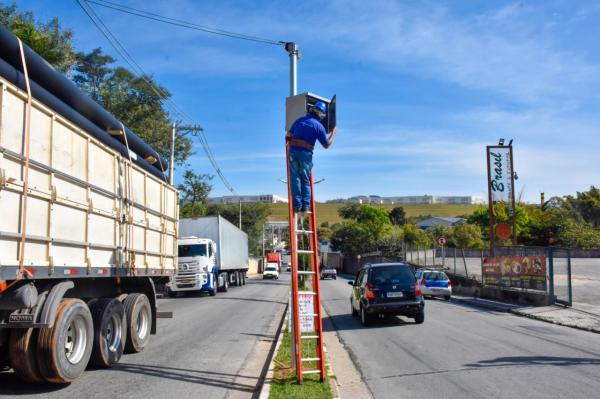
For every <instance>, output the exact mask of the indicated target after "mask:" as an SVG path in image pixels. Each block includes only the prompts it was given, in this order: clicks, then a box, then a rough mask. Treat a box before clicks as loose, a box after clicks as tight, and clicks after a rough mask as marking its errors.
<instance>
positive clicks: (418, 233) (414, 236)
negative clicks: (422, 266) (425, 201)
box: [402, 223, 433, 247]
mask: <svg viewBox="0 0 600 399" xmlns="http://www.w3.org/2000/svg"><path fill="white" fill-rule="evenodd" d="M402 230H403V231H404V241H405V242H406V243H407V244H411V245H418V246H427V247H429V246H431V245H432V243H433V241H432V240H431V238H429V237H428V236H427V233H425V232H424V231H423V230H421V229H420V228H418V227H417V226H415V225H414V224H410V223H407V224H405V225H404V226H403V227H402Z"/></svg>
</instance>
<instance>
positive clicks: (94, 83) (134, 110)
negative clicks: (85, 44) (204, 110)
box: [73, 48, 192, 165]
mask: <svg viewBox="0 0 600 399" xmlns="http://www.w3.org/2000/svg"><path fill="white" fill-rule="evenodd" d="M114 62H115V60H114V58H112V57H111V56H109V55H106V54H103V53H102V50H101V49H99V48H96V49H94V50H92V51H91V52H90V53H87V54H84V53H78V54H77V64H76V65H75V67H74V72H75V74H74V76H73V81H74V82H75V83H77V85H79V87H81V88H82V89H83V90H84V91H86V92H87V93H88V94H89V95H90V96H91V97H92V98H93V99H94V100H95V101H97V102H98V103H99V104H100V105H102V106H103V107H104V108H105V109H106V110H107V111H108V112H110V113H111V114H112V115H114V116H115V117H116V118H117V119H119V120H120V121H121V122H123V124H124V125H125V126H127V127H128V128H129V129H131V130H132V131H133V132H135V133H136V134H137V135H138V136H140V137H141V138H142V139H143V140H144V141H145V142H146V143H148V144H149V145H151V146H152V147H153V148H154V149H155V150H156V151H158V153H159V154H160V155H162V156H163V157H164V158H166V159H169V157H170V149H171V130H172V127H171V125H172V123H171V120H170V117H169V114H168V112H167V111H166V110H165V108H164V107H163V105H162V101H163V98H164V99H167V98H169V97H170V96H171V94H170V93H169V92H168V91H167V90H166V89H165V88H164V87H161V86H160V85H158V84H157V83H155V82H154V81H153V80H152V78H151V77H149V76H143V77H138V76H135V75H134V74H133V73H131V72H130V71H129V70H127V69H126V68H123V67H114V66H113V65H112V64H114ZM149 82H150V83H149ZM152 86H154V87H155V88H156V89H153V88H152ZM157 91H158V92H159V93H161V96H159V95H158V93H157ZM161 97H163V98H161ZM191 154H192V142H191V140H190V139H189V138H188V137H186V136H184V135H183V134H178V135H177V137H176V139H175V162H176V163H178V164H180V165H181V164H183V163H184V162H185V160H186V159H187V158H188V157H189V156H190V155H191Z"/></svg>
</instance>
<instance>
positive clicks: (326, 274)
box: [321, 266, 337, 280]
mask: <svg viewBox="0 0 600 399" xmlns="http://www.w3.org/2000/svg"><path fill="white" fill-rule="evenodd" d="M326 278H332V279H334V280H337V270H335V269H334V268H333V267H327V266H324V267H323V268H322V269H321V280H325V279H326Z"/></svg>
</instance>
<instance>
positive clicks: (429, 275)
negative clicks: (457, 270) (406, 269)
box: [423, 272, 448, 281]
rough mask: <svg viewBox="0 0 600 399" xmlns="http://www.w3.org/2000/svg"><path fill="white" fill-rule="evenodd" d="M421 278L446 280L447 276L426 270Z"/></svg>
mask: <svg viewBox="0 0 600 399" xmlns="http://www.w3.org/2000/svg"><path fill="white" fill-rule="evenodd" d="M423 278H424V279H425V280H427V281H448V276H446V274H445V273H441V272H428V273H425V275H424V276H423Z"/></svg>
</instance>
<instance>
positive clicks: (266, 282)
mask: <svg viewBox="0 0 600 399" xmlns="http://www.w3.org/2000/svg"><path fill="white" fill-rule="evenodd" d="M246 284H248V285H273V284H274V285H286V286H289V285H290V282H289V281H279V280H269V279H265V280H246Z"/></svg>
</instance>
